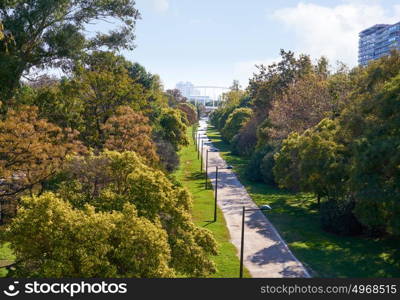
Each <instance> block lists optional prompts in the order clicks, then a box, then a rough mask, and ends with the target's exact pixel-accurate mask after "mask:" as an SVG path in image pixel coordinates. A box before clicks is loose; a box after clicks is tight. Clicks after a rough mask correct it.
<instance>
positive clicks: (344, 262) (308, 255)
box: [208, 127, 400, 278]
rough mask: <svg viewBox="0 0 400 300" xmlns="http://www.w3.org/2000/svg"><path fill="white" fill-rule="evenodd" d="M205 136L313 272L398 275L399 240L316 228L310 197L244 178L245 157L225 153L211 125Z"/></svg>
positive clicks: (317, 220)
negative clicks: (268, 206) (263, 205)
mask: <svg viewBox="0 0 400 300" xmlns="http://www.w3.org/2000/svg"><path fill="white" fill-rule="evenodd" d="M208 136H209V138H211V140H212V141H213V143H214V145H215V146H216V147H217V148H218V149H219V150H220V151H221V153H220V154H221V156H222V157H223V158H224V159H225V161H226V162H227V163H228V164H230V165H232V166H234V168H235V172H236V174H237V175H238V176H239V178H240V181H241V182H242V184H243V185H244V186H245V187H246V189H247V191H248V193H249V194H250V195H251V197H252V199H253V200H254V201H255V202H256V203H257V204H258V205H261V204H270V205H271V207H272V208H273V209H272V210H271V211H270V212H267V213H266V214H267V217H268V218H269V220H270V221H271V222H272V223H273V224H274V226H275V227H276V228H277V230H278V231H279V233H280V234H281V236H282V238H283V239H284V240H285V241H286V242H287V244H288V245H289V247H290V249H291V250H292V252H293V253H294V254H295V255H296V257H297V258H298V259H299V260H300V261H302V262H303V264H304V265H305V266H306V267H307V268H308V269H309V270H310V273H311V274H312V275H313V276H315V277H335V278H336V277H343V278H353V277H400V250H399V249H400V240H398V239H372V238H367V237H343V236H338V235H335V234H331V233H328V232H325V231H324V230H322V229H321V226H320V218H319V213H318V207H317V205H316V199H315V198H314V197H313V196H311V195H309V194H294V193H290V192H287V191H283V190H280V189H277V188H274V187H270V186H267V185H266V184H264V183H254V182H251V181H249V180H247V179H246V177H245V176H244V170H245V167H246V165H247V162H248V159H246V158H242V157H239V156H236V155H232V154H231V151H230V150H231V149H230V146H229V144H227V143H225V142H223V141H222V139H221V136H220V134H219V132H218V131H217V130H215V129H214V128H213V127H209V128H208Z"/></svg>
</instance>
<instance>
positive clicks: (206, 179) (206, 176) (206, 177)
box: [204, 149, 208, 189]
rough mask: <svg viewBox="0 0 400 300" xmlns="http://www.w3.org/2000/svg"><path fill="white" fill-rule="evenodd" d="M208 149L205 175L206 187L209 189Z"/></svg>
mask: <svg viewBox="0 0 400 300" xmlns="http://www.w3.org/2000/svg"><path fill="white" fill-rule="evenodd" d="M207 181H208V149H207V151H206V175H205V184H204V185H205V189H207V185H208V182H207Z"/></svg>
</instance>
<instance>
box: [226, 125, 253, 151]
mask: <svg viewBox="0 0 400 300" xmlns="http://www.w3.org/2000/svg"><path fill="white" fill-rule="evenodd" d="M256 144H257V121H256V120H255V119H250V120H249V121H248V122H247V123H246V124H245V125H244V126H243V127H242V128H241V129H240V130H239V133H238V134H237V135H235V136H234V137H233V139H232V141H231V145H232V149H233V151H232V152H233V153H234V154H237V155H242V156H250V155H252V154H253V152H254V149H255V147H256Z"/></svg>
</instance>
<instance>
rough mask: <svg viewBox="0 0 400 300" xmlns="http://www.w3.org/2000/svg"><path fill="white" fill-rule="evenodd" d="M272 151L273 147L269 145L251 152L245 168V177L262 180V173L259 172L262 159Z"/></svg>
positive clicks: (256, 180)
mask: <svg viewBox="0 0 400 300" xmlns="http://www.w3.org/2000/svg"><path fill="white" fill-rule="evenodd" d="M272 151H273V148H272V147H271V146H265V147H263V148H261V149H259V150H257V151H255V152H254V153H253V155H252V156H251V158H250V161H249V163H248V164H247V167H246V170H245V176H246V178H247V179H249V180H250V181H255V182H262V181H263V173H262V172H261V165H262V161H263V159H264V157H265V155H266V154H267V153H271V152H272Z"/></svg>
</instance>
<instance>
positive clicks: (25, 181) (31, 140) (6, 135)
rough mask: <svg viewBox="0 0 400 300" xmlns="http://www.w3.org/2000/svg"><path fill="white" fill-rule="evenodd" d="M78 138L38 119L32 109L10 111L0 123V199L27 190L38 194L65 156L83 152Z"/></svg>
mask: <svg viewBox="0 0 400 300" xmlns="http://www.w3.org/2000/svg"><path fill="white" fill-rule="evenodd" d="M77 135H78V132H76V131H72V130H70V129H61V128H60V127H58V126H56V125H54V124H52V123H49V122H48V121H47V120H45V119H39V118H38V109H37V107H35V106H23V107H21V108H20V109H19V110H18V111H16V110H13V109H10V110H9V111H8V113H7V115H6V117H5V119H4V120H0V199H2V200H3V199H5V198H7V199H9V197H11V196H16V195H17V194H19V193H21V192H24V191H27V190H29V191H30V193H31V194H33V193H35V192H38V193H41V191H42V189H43V186H42V185H43V183H44V182H45V181H46V180H48V179H50V178H51V177H52V176H54V175H55V174H56V173H57V172H58V171H59V170H60V169H61V168H62V166H63V163H64V161H65V159H66V156H67V155H69V154H73V153H81V152H84V151H85V147H84V146H82V144H81V143H80V142H77V141H76V136H77Z"/></svg>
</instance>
